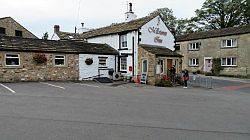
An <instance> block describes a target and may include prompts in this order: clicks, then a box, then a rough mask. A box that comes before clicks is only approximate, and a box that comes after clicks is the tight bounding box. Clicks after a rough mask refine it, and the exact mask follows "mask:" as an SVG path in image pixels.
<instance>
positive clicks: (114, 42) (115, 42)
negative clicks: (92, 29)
mask: <svg viewBox="0 0 250 140" xmlns="http://www.w3.org/2000/svg"><path fill="white" fill-rule="evenodd" d="M133 37H134V38H135V42H134V43H135V44H134V45H135V46H134V47H135V48H134V52H135V54H136V53H137V50H138V47H137V44H138V36H137V31H131V32H128V33H127V46H128V47H127V48H128V49H127V50H119V54H120V55H121V54H132V52H133V50H132V49H133V43H132V42H133V41H132V39H133ZM87 41H88V42H89V43H102V44H108V45H110V46H111V47H113V48H114V49H116V50H118V49H119V35H118V34H112V35H104V36H98V37H94V38H88V39H87ZM117 62H118V60H117ZM135 64H137V57H136V55H135ZM129 66H133V62H132V56H131V55H128V57H127V73H124V74H123V75H126V76H132V75H133V73H132V71H129ZM118 67H120V65H118V64H117V70H118ZM136 69H137V68H136V67H134V70H136Z"/></svg>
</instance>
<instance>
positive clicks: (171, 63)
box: [167, 59, 173, 69]
mask: <svg viewBox="0 0 250 140" xmlns="http://www.w3.org/2000/svg"><path fill="white" fill-rule="evenodd" d="M172 66H173V59H167V69H170V68H171V67H172Z"/></svg>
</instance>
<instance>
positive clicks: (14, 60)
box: [5, 54, 20, 66]
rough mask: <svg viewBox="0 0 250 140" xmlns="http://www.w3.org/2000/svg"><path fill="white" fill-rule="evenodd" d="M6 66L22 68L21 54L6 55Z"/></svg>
mask: <svg viewBox="0 0 250 140" xmlns="http://www.w3.org/2000/svg"><path fill="white" fill-rule="evenodd" d="M5 65H6V66H20V55H19V54H5Z"/></svg>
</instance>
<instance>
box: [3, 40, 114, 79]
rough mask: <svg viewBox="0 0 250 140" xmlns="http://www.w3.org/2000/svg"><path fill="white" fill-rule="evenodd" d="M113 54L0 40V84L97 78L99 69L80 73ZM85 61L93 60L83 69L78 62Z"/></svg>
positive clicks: (94, 47) (70, 44)
mask: <svg viewBox="0 0 250 140" xmlns="http://www.w3.org/2000/svg"><path fill="white" fill-rule="evenodd" d="M117 54H118V52H117V51H116V50H115V49H113V48H111V47H110V46H108V45H106V44H94V43H84V42H76V41H52V40H41V39H29V38H20V37H10V36H0V82H15V81H43V80H59V81H66V80H81V79H82V78H83V76H95V75H98V70H99V68H98V67H96V68H94V70H93V69H89V70H87V72H86V73H85V75H84V74H82V75H81V74H80V70H81V69H88V67H93V66H94V67H95V65H96V63H97V64H98V63H100V62H98V58H100V57H102V58H103V57H105V58H106V59H110V57H112V58H115V55H117ZM80 56H82V57H80ZM85 57H87V58H92V57H94V58H95V57H97V60H96V59H93V62H92V63H93V64H92V65H91V64H90V65H88V66H86V65H84V66H83V65H81V64H82V62H80V61H85ZM41 60H43V61H41ZM95 61H97V62H95ZM39 62H40V63H39ZM101 62H102V63H101V64H102V65H103V64H104V63H105V62H104V61H103V60H102V61H101ZM113 63H114V64H113V65H115V61H114V62H113ZM79 64H80V65H79ZM113 65H111V66H110V65H109V66H110V68H114V66H113ZM106 68H109V67H108V66H107V67H106ZM93 71H94V72H93ZM95 71H96V72H95Z"/></svg>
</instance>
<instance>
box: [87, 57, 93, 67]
mask: <svg viewBox="0 0 250 140" xmlns="http://www.w3.org/2000/svg"><path fill="white" fill-rule="evenodd" d="M85 63H86V64H87V65H91V64H92V63H93V59H92V58H86V60H85Z"/></svg>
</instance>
